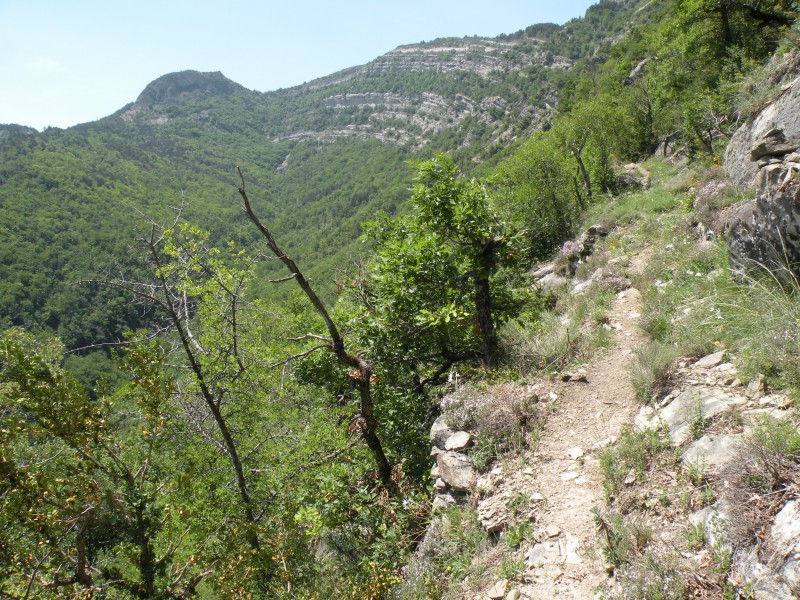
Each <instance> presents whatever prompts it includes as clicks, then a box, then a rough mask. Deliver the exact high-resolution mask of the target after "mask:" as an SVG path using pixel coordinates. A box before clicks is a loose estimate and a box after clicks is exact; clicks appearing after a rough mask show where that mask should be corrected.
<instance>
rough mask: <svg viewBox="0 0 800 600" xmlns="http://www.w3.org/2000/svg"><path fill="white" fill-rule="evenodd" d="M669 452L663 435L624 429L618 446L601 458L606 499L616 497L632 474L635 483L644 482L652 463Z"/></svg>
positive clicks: (603, 453)
mask: <svg viewBox="0 0 800 600" xmlns="http://www.w3.org/2000/svg"><path fill="white" fill-rule="evenodd" d="M669 449H670V442H669V439H668V438H667V437H666V436H664V435H663V434H662V433H661V432H659V431H657V430H654V429H642V430H636V429H634V428H632V427H630V426H628V427H625V428H624V429H623V430H622V433H621V434H620V438H619V440H618V441H617V443H616V444H614V445H613V446H609V447H607V448H606V449H605V450H603V451H602V453H601V454H600V457H599V463H600V472H601V473H602V474H603V489H604V491H605V494H606V498H607V499H609V500H610V499H611V498H613V497H614V496H616V495H617V493H618V492H619V490H620V489H621V487H622V485H623V483H624V481H625V479H626V478H627V477H628V474H629V473H631V472H633V474H634V477H635V478H636V480H638V481H642V480H643V479H644V477H645V473H646V471H647V470H648V468H649V467H650V464H651V462H652V461H653V460H654V459H655V458H656V457H658V456H660V455H662V454H664V453H667V452H669Z"/></svg>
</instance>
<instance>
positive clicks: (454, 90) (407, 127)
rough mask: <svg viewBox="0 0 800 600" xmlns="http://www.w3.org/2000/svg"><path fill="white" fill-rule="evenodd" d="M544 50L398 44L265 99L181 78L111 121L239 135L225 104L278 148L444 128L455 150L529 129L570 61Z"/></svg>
mask: <svg viewBox="0 0 800 600" xmlns="http://www.w3.org/2000/svg"><path fill="white" fill-rule="evenodd" d="M544 44H545V42H544V41H543V40H540V39H537V38H533V37H529V36H522V35H520V36H518V37H516V38H515V39H507V40H501V39H487V38H459V39H450V38H448V39H443V40H437V41H434V42H428V43H420V44H412V45H406V46H400V47H399V48H396V49H395V50H392V51H391V52H388V53H387V54H385V55H383V56H381V57H378V58H377V59H375V60H373V61H372V62H370V63H367V64H366V65H362V66H358V67H353V68H350V69H346V70H344V71H340V72H338V73H335V74H333V75H330V76H327V77H324V78H321V79H317V80H315V81H312V82H310V83H307V84H304V85H302V86H298V87H295V88H291V89H288V90H280V91H277V92H267V93H258V92H253V91H249V90H246V89H245V88H244V87H242V86H240V85H238V84H236V83H234V82H232V81H230V80H229V79H227V78H225V77H224V76H223V75H222V74H221V73H218V72H217V73H200V72H197V71H182V72H179V73H172V74H169V75H164V76H163V77H159V78H158V79H156V80H155V81H153V82H152V83H150V84H149V85H148V86H147V87H146V88H145V89H144V90H143V91H142V93H141V94H140V95H139V97H138V98H137V99H136V102H134V103H133V104H131V105H129V106H128V107H126V108H125V109H123V110H121V111H120V112H119V113H117V115H115V118H120V119H122V121H123V122H125V123H129V124H130V123H142V124H148V125H165V124H167V123H170V122H175V121H181V120H191V121H194V122H198V121H200V122H206V123H211V122H212V121H213V126H215V127H226V128H230V127H232V126H233V127H236V128H240V127H241V126H242V123H243V122H244V120H243V119H241V118H236V119H233V120H234V121H236V123H235V124H232V123H229V122H227V121H229V116H228V115H224V114H221V113H220V111H219V99H220V98H221V97H225V98H227V99H228V101H229V102H230V103H231V106H236V110H237V112H242V111H239V109H242V110H243V111H246V121H247V125H248V126H249V127H250V128H252V129H256V130H257V131H259V132H260V133H261V134H262V135H265V136H266V137H267V138H268V139H270V140H272V141H273V142H278V143H279V142H297V141H312V142H322V143H329V142H332V141H335V140H338V139H342V138H352V139H360V140H379V141H381V142H384V143H388V144H392V145H403V146H405V145H409V146H411V147H414V148H419V147H422V146H425V145H426V144H428V143H429V142H430V141H431V138H432V136H435V135H437V134H441V133H444V132H448V131H455V132H456V133H454V134H453V137H454V138H455V140H456V145H457V146H459V145H461V146H463V145H469V144H471V143H475V142H486V141H489V142H491V143H500V142H505V141H508V140H510V139H513V138H514V137H515V136H517V135H519V134H520V133H522V132H523V131H524V130H526V129H527V128H529V127H531V126H534V127H535V126H536V125H538V124H539V122H540V121H541V120H542V118H544V116H546V114H547V112H548V111H549V110H550V108H551V107H552V106H553V105H554V104H555V99H556V87H555V84H553V83H552V78H551V77H550V76H549V73H550V72H551V71H558V70H564V69H569V68H570V67H571V66H572V64H573V62H572V61H570V60H568V59H566V58H564V57H561V56H557V55H554V54H553V52H551V51H547V50H545V49H544ZM212 103H216V104H215V106H214V108H211V104H212ZM210 116H211V117H213V118H210Z"/></svg>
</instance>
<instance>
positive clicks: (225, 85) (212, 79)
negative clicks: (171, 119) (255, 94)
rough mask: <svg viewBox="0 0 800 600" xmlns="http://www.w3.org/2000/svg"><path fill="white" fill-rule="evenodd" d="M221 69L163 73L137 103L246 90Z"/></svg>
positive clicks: (177, 99) (174, 100) (155, 102)
mask: <svg viewBox="0 0 800 600" xmlns="http://www.w3.org/2000/svg"><path fill="white" fill-rule="evenodd" d="M244 89H245V88H244V87H243V86H241V85H239V84H238V83H236V82H234V81H231V80H230V79H228V78H227V77H225V76H224V75H223V74H222V73H220V72H219V71H215V72H208V73H203V72H200V71H179V72H177V73H169V74H167V75H162V76H161V77H159V78H158V79H156V80H154V81H152V82H151V83H149V84H148V85H147V87H146V88H144V91H142V93H141V94H139V97H138V98H137V99H136V104H137V105H153V104H165V103H170V102H179V101H182V100H188V99H195V98H201V97H207V96H223V95H227V94H231V93H233V92H237V91H240V90H244Z"/></svg>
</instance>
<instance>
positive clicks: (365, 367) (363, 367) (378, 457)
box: [236, 167, 393, 489]
mask: <svg viewBox="0 0 800 600" xmlns="http://www.w3.org/2000/svg"><path fill="white" fill-rule="evenodd" d="M236 170H237V172H238V173H239V178H240V180H241V186H240V187H239V194H240V195H241V197H242V199H243V201H244V207H243V208H244V211H245V213H246V214H247V216H248V218H249V219H250V221H252V223H253V224H254V225H255V226H256V228H258V230H259V232H261V235H262V236H263V237H264V240H265V241H266V244H267V247H268V248H269V249H270V251H271V252H272V253H273V254H274V255H275V256H276V257H277V258H278V260H280V261H281V262H282V263H283V264H284V265H285V266H286V268H287V269H288V270H289V273H290V275H289V277H288V278H289V279H294V280H295V281H296V282H297V285H299V286H300V289H301V290H303V293H304V294H305V295H306V297H307V298H308V300H309V302H311V305H312V306H313V307H314V310H315V311H316V312H317V314H318V315H319V316H320V317H321V318H322V320H323V321H324V323H325V327H326V329H327V330H328V337H327V338H321V337H319V336H314V335H312V334H308V335H307V336H304V337H306V338H317V337H319V339H320V340H321V341H323V342H324V345H323V346H321V347H324V348H327V349H328V350H330V351H331V352H332V353H333V355H334V356H335V357H336V359H337V361H338V362H339V364H341V365H342V366H344V367H345V368H347V369H348V374H349V376H350V378H351V379H352V380H353V382H354V384H355V386H356V388H357V389H358V394H359V416H358V418H357V419H356V422H357V424H358V428H359V430H360V432H361V437H362V438H363V439H364V442H365V443H366V444H367V447H368V448H369V450H370V452H371V453H372V456H373V458H374V460H375V465H376V467H377V470H378V477H379V478H380V480H381V481H382V482H383V484H384V485H385V486H386V487H387V488H389V489H391V488H392V487H393V484H392V467H391V465H390V464H389V461H388V459H387V458H386V454H385V453H384V451H383V445H382V444H381V441H380V438H379V437H378V433H377V430H378V421H377V418H376V417H375V403H374V401H373V398H372V390H371V386H372V381H373V377H374V368H373V365H372V364H371V363H370V362H369V361H367V360H364V359H363V358H361V357H360V356H359V355H358V354H356V353H352V352H350V351H348V349H347V347H346V346H345V343H344V339H343V338H342V336H341V334H340V333H339V329H338V327H336V323H334V322H333V319H332V318H331V316H330V313H328V310H327V309H326V308H325V305H324V304H323V303H322V300H320V298H319V296H317V294H316V292H314V289H313V288H312V287H311V285H310V284H309V282H308V280H307V279H306V278H305V277H304V276H303V273H302V272H301V271H300V268H299V267H298V266H297V264H296V263H295V262H294V261H293V260H292V259H291V258H290V257H288V256H287V255H286V254H285V253H284V252H283V250H281V249H280V247H279V246H278V244H277V243H276V242H275V238H273V237H272V233H271V232H270V231H269V229H267V227H266V226H265V225H264V223H263V222H262V221H261V220H260V219H259V218H258V216H257V215H256V214H255V212H253V208H252V206H251V204H250V198H249V197H248V196H247V191H246V190H245V183H244V175H243V174H242V170H241V169H240V168H239V167H237V168H236Z"/></svg>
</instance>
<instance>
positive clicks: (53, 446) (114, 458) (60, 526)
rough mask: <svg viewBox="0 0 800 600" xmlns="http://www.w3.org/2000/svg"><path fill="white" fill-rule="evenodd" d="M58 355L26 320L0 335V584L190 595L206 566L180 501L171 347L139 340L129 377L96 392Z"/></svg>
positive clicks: (85, 593) (52, 592)
mask: <svg viewBox="0 0 800 600" xmlns="http://www.w3.org/2000/svg"><path fill="white" fill-rule="evenodd" d="M62 355H63V348H62V347H61V346H60V344H59V343H57V342H55V341H51V342H40V341H38V340H36V339H34V338H33V337H32V336H30V335H29V334H26V333H24V332H21V331H19V330H10V331H8V332H6V333H5V334H3V335H2V337H0V411H1V412H0V414H2V417H1V419H0V420H2V427H0V475H1V476H2V479H0V489H1V490H2V495H0V506H1V507H2V510H0V531H1V532H0V558H1V559H2V563H3V572H2V575H3V576H2V577H1V578H0V593H2V595H3V596H4V597H9V598H32V597H36V598H76V599H77V598H86V597H91V595H92V594H94V593H100V594H106V593H107V594H110V595H114V594H124V595H125V597H132V598H142V599H144V598H163V599H168V598H170V599H172V598H187V597H189V596H192V595H193V594H194V592H195V591H196V589H197V586H198V585H199V584H200V583H201V582H202V581H203V580H204V579H205V578H206V577H208V575H209V574H210V571H209V570H206V569H204V568H203V567H202V566H201V564H202V561H197V560H196V559H193V558H191V555H192V551H191V550H190V551H187V548H186V543H185V542H186V539H187V536H190V529H191V526H190V525H188V524H187V523H186V522H185V520H184V519H182V518H181V516H180V512H179V511H178V510H175V504H174V503H175V502H176V500H177V497H178V495H179V492H180V488H181V483H180V482H181V473H180V472H176V470H175V468H174V467H175V464H174V463H173V462H172V460H173V458H174V455H173V453H172V452H171V451H170V444H169V434H168V431H169V426H168V421H169V416H168V414H167V412H166V410H165V409H166V405H167V402H168V398H169V396H170V395H171V393H172V386H171V384H170V382H169V381H167V380H165V379H164V378H163V377H161V375H160V370H161V369H160V364H161V362H162V361H163V358H164V355H163V353H162V352H161V351H160V349H159V348H158V346H155V345H147V346H141V347H139V348H137V349H131V351H130V353H128V355H127V358H126V360H125V365H126V367H127V370H128V372H129V373H130V375H131V382H130V384H129V385H128V386H127V387H125V388H124V389H123V390H121V391H120V392H118V393H117V394H115V395H114V396H113V397H112V396H109V395H107V394H106V393H104V392H103V391H102V390H100V391H99V392H98V394H97V395H98V399H97V400H94V399H92V398H90V397H89V395H88V394H87V393H86V391H85V390H84V389H83V388H82V387H81V386H80V385H79V384H78V383H77V382H76V381H75V379H74V378H72V377H71V376H70V375H69V373H67V372H65V371H64V370H63V369H61V367H60V366H59V363H60V361H61V360H62ZM193 550H195V551H197V550H198V549H197V548H194V549H193Z"/></svg>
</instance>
